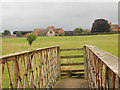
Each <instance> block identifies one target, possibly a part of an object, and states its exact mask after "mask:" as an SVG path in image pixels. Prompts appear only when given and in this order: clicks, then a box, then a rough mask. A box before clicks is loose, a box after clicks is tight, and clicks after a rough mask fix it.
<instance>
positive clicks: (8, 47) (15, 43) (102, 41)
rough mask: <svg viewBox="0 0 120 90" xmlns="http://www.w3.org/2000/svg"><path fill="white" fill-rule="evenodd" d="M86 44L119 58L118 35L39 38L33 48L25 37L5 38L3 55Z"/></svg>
mask: <svg viewBox="0 0 120 90" xmlns="http://www.w3.org/2000/svg"><path fill="white" fill-rule="evenodd" d="M85 44H88V45H95V46H97V47H98V48H100V49H103V50H105V51H107V52H110V53H111V54H114V55H116V56H118V35H117V34H114V35H95V36H94V35H93V36H66V37H64V36H63V37H37V39H36V41H34V42H33V44H32V47H30V46H29V45H28V42H27V40H26V38H25V37H21V38H3V39H2V55H5V54H10V53H15V52H20V51H24V50H27V49H30V48H32V49H36V48H39V47H41V48H42V47H49V46H56V45H59V46H60V48H81V47H83V46H84V45H85Z"/></svg>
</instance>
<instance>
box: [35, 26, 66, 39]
mask: <svg viewBox="0 0 120 90" xmlns="http://www.w3.org/2000/svg"><path fill="white" fill-rule="evenodd" d="M61 33H63V34H64V30H63V29H62V28H55V27H54V26H50V27H48V28H46V29H34V34H35V35H38V36H45V35H47V36H50V37H51V36H55V35H60V34H61Z"/></svg>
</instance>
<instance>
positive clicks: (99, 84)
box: [84, 45, 120, 90]
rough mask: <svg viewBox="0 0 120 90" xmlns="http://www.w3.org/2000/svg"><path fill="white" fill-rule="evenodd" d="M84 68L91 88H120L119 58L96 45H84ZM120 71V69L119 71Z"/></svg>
mask: <svg viewBox="0 0 120 90" xmlns="http://www.w3.org/2000/svg"><path fill="white" fill-rule="evenodd" d="M84 66H85V67H84V69H85V77H86V78H87V79H88V82H89V87H90V88H112V89H113V90H114V89H115V88H120V75H119V74H118V71H119V70H118V58H117V57H116V56H114V55H112V54H110V53H108V52H105V51H103V50H100V49H98V48H97V47H95V46H89V45H85V46H84ZM119 72H120V71H119Z"/></svg>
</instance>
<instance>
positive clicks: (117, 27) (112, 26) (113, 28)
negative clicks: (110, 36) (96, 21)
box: [109, 22, 119, 32]
mask: <svg viewBox="0 0 120 90" xmlns="http://www.w3.org/2000/svg"><path fill="white" fill-rule="evenodd" d="M109 25H110V29H111V31H113V32H117V31H118V30H119V26H118V24H112V23H111V22H110V23H109Z"/></svg>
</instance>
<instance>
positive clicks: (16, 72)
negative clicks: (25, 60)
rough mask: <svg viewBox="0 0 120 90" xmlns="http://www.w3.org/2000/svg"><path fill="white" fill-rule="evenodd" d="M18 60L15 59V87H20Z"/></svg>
mask: <svg viewBox="0 0 120 90" xmlns="http://www.w3.org/2000/svg"><path fill="white" fill-rule="evenodd" d="M16 60H17V57H16ZM16 60H15V61H14V62H15V63H14V66H15V88H18V80H19V75H18V73H19V71H18V67H17V62H16Z"/></svg>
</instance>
